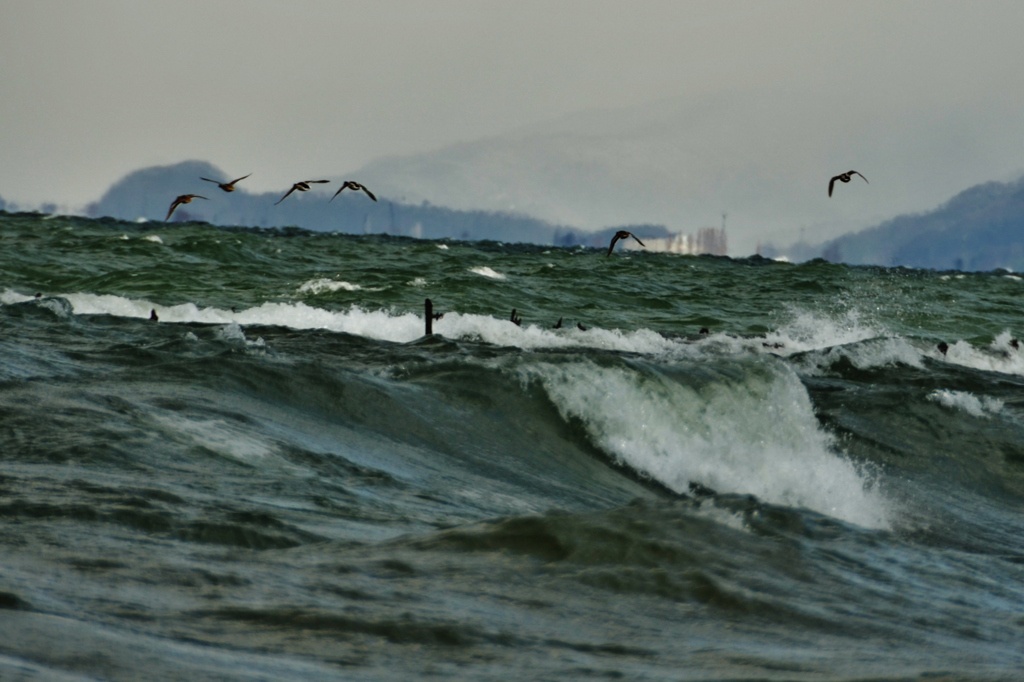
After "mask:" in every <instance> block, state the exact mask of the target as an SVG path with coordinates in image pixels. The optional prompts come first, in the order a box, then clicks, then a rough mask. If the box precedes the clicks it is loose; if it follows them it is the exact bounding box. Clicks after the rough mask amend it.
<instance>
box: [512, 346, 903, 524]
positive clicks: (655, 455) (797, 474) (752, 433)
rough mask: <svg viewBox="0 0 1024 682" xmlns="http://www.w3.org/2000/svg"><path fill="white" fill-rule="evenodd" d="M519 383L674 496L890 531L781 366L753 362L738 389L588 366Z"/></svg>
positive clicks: (552, 369)
mask: <svg viewBox="0 0 1024 682" xmlns="http://www.w3.org/2000/svg"><path fill="white" fill-rule="evenodd" d="M755 362H757V363H758V364H754V363H755ZM520 374H521V376H522V377H523V378H524V380H525V381H533V380H539V381H540V382H541V384H542V385H543V386H544V388H545V390H546V392H547V394H548V396H549V397H550V398H551V400H552V402H554V404H555V405H556V406H557V408H558V410H559V412H560V413H561V414H562V416H563V418H566V419H569V418H575V419H579V420H580V421H581V422H582V423H583V424H584V426H585V428H586V430H587V432H588V433H589V434H590V437H591V438H592V439H593V440H594V442H595V444H597V445H598V447H600V448H601V449H603V450H604V451H605V452H607V453H609V454H610V455H611V456H612V457H614V458H615V459H616V460H618V461H620V462H622V463H623V464H626V465H628V466H630V467H631V468H633V469H635V470H637V471H639V472H641V473H644V474H647V475H650V476H651V477H652V478H654V479H656V480H658V481H660V482H661V483H663V484H664V485H666V486H668V487H669V488H671V489H673V490H676V491H679V492H685V491H686V490H687V489H688V486H689V482H690V481H697V482H700V483H702V484H704V485H707V486H710V487H711V488H713V489H715V490H716V491H718V492H720V493H724V492H731V493H744V494H753V495H756V496H757V497H758V498H760V499H761V500H764V501H766V502H770V503H774V504H782V505H788V506H794V507H806V508H808V509H813V510H815V511H818V512H821V513H824V514H828V515H831V516H834V517H837V518H841V519H843V520H846V521H849V522H851V523H856V524H859V525H862V526H866V527H871V528H886V527H888V520H887V519H888V503H887V501H886V499H885V498H884V497H883V496H882V495H881V493H880V492H879V490H878V489H877V487H873V486H872V485H871V483H872V482H871V480H870V479H869V478H868V477H867V476H865V475H864V474H863V473H862V472H861V471H859V470H858V468H857V467H856V466H854V464H853V463H852V462H850V461H849V460H848V459H846V458H845V457H843V456H841V455H839V454H836V453H835V452H833V451H832V449H831V447H832V439H831V437H830V436H829V435H828V434H827V433H825V432H824V431H822V430H821V428H820V427H819V425H818V421H817V419H816V418H815V416H814V410H813V407H812V405H811V401H810V397H809V396H808V394H807V391H806V389H805V388H804V386H803V384H802V383H801V382H800V380H799V378H797V376H796V375H795V374H794V373H793V372H792V371H791V370H789V369H788V368H786V367H785V366H783V365H781V364H780V363H773V364H766V363H764V361H763V360H751V364H750V365H749V366H747V367H746V368H745V371H744V372H742V377H743V378H742V379H741V380H733V379H726V378H724V377H723V378H722V379H721V380H719V381H716V382H712V383H709V384H706V385H703V386H700V387H691V386H686V385H683V384H682V383H680V382H679V381H676V380H673V379H670V378H668V377H663V376H658V375H651V374H642V373H640V372H637V371H635V370H633V369H632V368H626V367H601V366H598V365H597V364H595V363H593V362H591V361H590V360H581V361H573V362H567V363H563V364H550V363H538V364H534V365H523V366H522V367H521V368H520Z"/></svg>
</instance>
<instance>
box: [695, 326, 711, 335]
mask: <svg viewBox="0 0 1024 682" xmlns="http://www.w3.org/2000/svg"><path fill="white" fill-rule="evenodd" d="M698 333H700V334H710V333H711V331H710V330H709V329H708V328H707V327H701V328H700V332H698Z"/></svg>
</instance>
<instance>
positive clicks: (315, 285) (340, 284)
mask: <svg viewBox="0 0 1024 682" xmlns="http://www.w3.org/2000/svg"><path fill="white" fill-rule="evenodd" d="M361 289H362V287H361V286H359V285H358V284H351V283H349V282H344V281H340V280H333V279H323V278H321V279H311V280H309V281H308V282H304V283H303V284H302V285H301V286H299V288H298V293H300V294H305V293H310V294H313V295H316V294H322V293H323V292H325V291H340V290H345V291H359V290H361Z"/></svg>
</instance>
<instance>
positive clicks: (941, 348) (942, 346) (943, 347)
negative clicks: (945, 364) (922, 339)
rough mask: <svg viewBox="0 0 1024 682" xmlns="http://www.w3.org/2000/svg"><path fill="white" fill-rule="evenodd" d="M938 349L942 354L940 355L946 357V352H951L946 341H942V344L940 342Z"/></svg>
mask: <svg viewBox="0 0 1024 682" xmlns="http://www.w3.org/2000/svg"><path fill="white" fill-rule="evenodd" d="M937 348H938V349H939V352H940V353H942V354H943V355H945V354H946V351H948V350H949V344H947V343H946V342H945V341H940V342H939V345H938V346H937Z"/></svg>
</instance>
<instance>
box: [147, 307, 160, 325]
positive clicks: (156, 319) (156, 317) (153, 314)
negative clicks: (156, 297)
mask: <svg viewBox="0 0 1024 682" xmlns="http://www.w3.org/2000/svg"><path fill="white" fill-rule="evenodd" d="M149 319H150V320H151V321H152V322H159V321H160V316H159V315H157V314H156V308H153V309H151V310H150V311H149Z"/></svg>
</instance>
